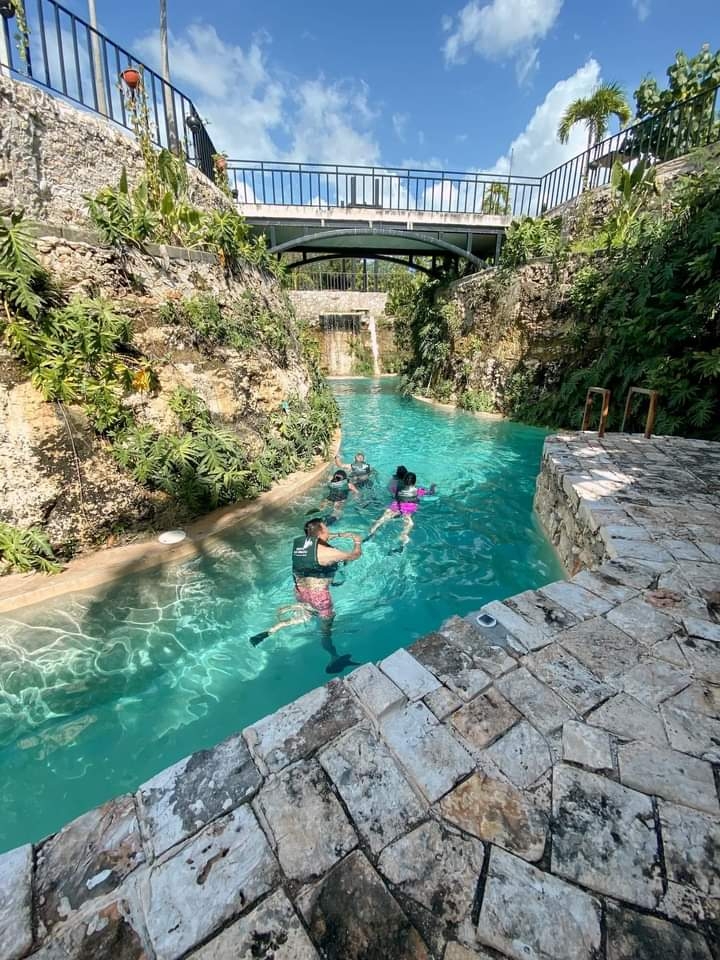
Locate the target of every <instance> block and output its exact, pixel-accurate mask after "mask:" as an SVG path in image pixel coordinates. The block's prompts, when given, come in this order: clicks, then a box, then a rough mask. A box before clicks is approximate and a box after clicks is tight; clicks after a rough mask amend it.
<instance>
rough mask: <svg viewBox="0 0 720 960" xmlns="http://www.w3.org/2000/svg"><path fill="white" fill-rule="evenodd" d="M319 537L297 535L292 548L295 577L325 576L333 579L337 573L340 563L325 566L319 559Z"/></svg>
mask: <svg viewBox="0 0 720 960" xmlns="http://www.w3.org/2000/svg"><path fill="white" fill-rule="evenodd" d="M317 552H318V539H317V537H295V539H294V540H293V549H292V572H293V576H295V577H325V578H326V579H327V580H331V579H332V578H333V577H334V576H335V574H336V573H337V568H338V564H337V563H328V564H326V565H325V566H323V565H322V564H321V563H320V562H319V561H318V555H317Z"/></svg>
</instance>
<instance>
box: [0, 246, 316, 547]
mask: <svg viewBox="0 0 720 960" xmlns="http://www.w3.org/2000/svg"><path fill="white" fill-rule="evenodd" d="M40 232H41V233H43V231H42V230H40ZM46 232H47V233H49V234H50V235H48V236H39V237H38V239H37V248H38V251H39V254H40V258H41V260H42V262H43V263H44V264H45V265H46V266H47V267H48V268H49V269H50V270H51V271H52V273H53V275H54V277H55V278H56V279H57V280H58V281H59V282H60V284H61V285H62V286H63V287H64V289H65V290H66V291H67V292H68V294H70V295H72V294H75V293H77V294H81V295H82V294H92V295H95V296H101V297H105V298H107V299H109V300H112V301H113V306H114V309H116V310H117V311H119V312H122V313H125V314H126V315H127V316H129V317H130V318H131V321H132V328H133V342H134V344H135V346H136V347H138V348H139V349H140V350H141V351H142V352H143V353H144V354H145V355H147V356H149V357H151V358H152V359H153V361H154V365H155V368H156V370H157V372H158V374H159V378H160V384H161V390H160V392H159V393H158V394H157V395H156V396H147V395H143V394H137V395H135V396H134V397H133V401H134V402H135V403H136V407H135V414H136V418H137V419H138V421H139V422H141V423H142V422H146V423H151V424H153V425H154V426H156V427H157V428H159V429H171V428H172V426H173V425H174V423H175V419H174V417H173V415H172V413H171V412H170V410H169V408H168V406H167V397H168V396H169V395H170V393H171V392H172V391H173V389H174V388H175V387H177V386H179V385H182V386H185V387H189V388H192V389H194V390H196V391H197V392H198V393H199V394H200V396H202V397H203V399H204V400H205V401H206V403H207V405H208V407H209V409H210V411H211V412H212V414H213V417H214V419H215V420H216V422H219V423H221V424H222V425H223V426H225V427H227V428H229V429H231V430H233V431H234V432H235V433H237V434H238V435H239V436H240V437H241V438H242V439H243V441H244V442H245V444H246V446H247V448H248V450H249V452H250V453H251V454H253V455H254V454H256V453H258V452H259V451H260V449H261V448H262V446H263V444H264V442H265V440H266V436H267V417H268V414H270V413H271V412H273V411H275V410H277V408H278V407H279V405H280V404H281V402H282V401H283V400H285V399H286V398H288V397H290V396H298V397H300V398H304V397H305V396H307V393H308V390H309V386H310V371H309V369H308V367H307V365H306V363H305V361H304V359H303V358H302V355H301V348H300V344H299V341H298V338H297V333H296V330H295V319H294V315H293V312H292V307H291V306H290V304H289V302H288V301H287V298H286V296H285V294H284V293H283V292H282V291H281V290H280V288H279V287H278V285H277V284H276V282H275V281H274V279H272V278H269V277H267V276H265V275H264V274H262V273H260V272H259V271H257V270H256V269H254V268H251V267H248V268H247V269H246V270H245V271H244V273H243V274H242V276H240V277H239V278H236V279H233V280H230V281H228V280H227V279H226V277H225V275H224V273H223V271H222V269H221V267H220V265H219V263H218V262H217V260H216V258H215V257H214V256H212V255H210V254H204V253H197V252H189V251H179V250H172V249H169V250H168V249H165V250H162V249H159V248H158V249H157V250H156V254H157V255H156V256H147V255H142V254H140V253H139V252H134V251H130V252H127V253H125V254H122V255H121V254H120V253H119V252H118V251H116V250H114V249H110V248H107V247H102V246H98V245H97V243H93V242H90V240H91V238H90V237H89V236H84V235H83V234H81V233H79V234H77V237H76V238H75V239H68V238H67V237H59V236H55V235H52V234H53V231H46ZM55 232H57V231H55ZM80 237H84V239H79V238H80ZM200 293H203V294H212V295H213V296H214V297H216V298H217V299H218V301H219V302H220V304H221V305H222V307H223V308H224V309H227V310H231V309H233V308H242V304H243V302H244V298H246V297H247V296H248V295H251V296H252V297H253V298H254V300H255V301H256V302H260V304H261V305H262V306H263V307H264V309H266V310H267V311H268V312H269V313H272V314H273V315H274V316H277V317H278V322H284V323H286V324H287V326H288V331H289V337H288V343H289V347H288V349H287V354H286V355H285V356H284V357H279V356H277V355H274V354H272V353H271V352H270V351H269V350H268V349H265V348H263V347H261V346H258V347H257V348H254V349H252V350H251V351H248V352H246V353H242V354H241V353H239V352H238V351H237V350H233V349H231V348H228V347H220V346H218V347H216V348H215V349H214V350H213V351H212V352H211V353H209V352H208V351H207V350H204V349H200V348H199V346H198V344H197V343H195V342H194V341H193V337H192V332H191V331H188V330H187V329H185V328H184V327H180V326H176V325H172V324H168V323H164V322H162V320H161V317H160V310H161V307H162V306H163V304H164V303H165V302H166V301H167V300H169V299H179V298H184V297H192V296H195V295H197V294H200ZM0 464H2V469H0V520H4V521H6V522H10V523H13V524H17V525H20V526H30V525H36V526H40V527H42V528H43V529H44V530H45V532H46V533H47V535H48V536H49V538H50V540H51V542H52V543H53V545H54V546H55V548H56V549H57V550H58V551H59V552H60V553H61V554H64V555H67V554H71V553H73V552H75V551H76V550H78V549H82V548H86V547H89V546H94V545H97V544H101V543H106V542H113V541H114V540H115V539H116V538H117V537H118V536H120V535H125V534H127V533H134V532H135V531H138V530H142V529H146V528H148V527H155V528H162V527H166V526H168V525H172V524H173V523H177V522H179V521H181V520H182V519H184V518H185V516H186V514H185V512H184V508H182V507H180V506H179V505H178V504H176V503H175V502H173V501H171V500H170V499H169V498H167V497H166V496H165V495H164V494H160V493H153V492H151V491H148V490H147V489H145V488H144V487H142V486H140V485H138V484H136V483H135V482H134V481H133V480H132V479H131V478H130V477H129V475H128V474H127V473H125V472H124V471H122V470H121V469H120V468H119V467H118V465H117V464H116V463H115V461H114V459H113V457H112V455H111V452H110V448H109V445H108V444H106V443H105V442H104V441H102V440H100V439H99V438H98V437H97V436H96V434H95V433H94V431H93V430H92V428H91V427H90V425H89V424H88V422H87V420H86V418H85V416H84V413H83V411H82V410H81V409H80V408H76V407H72V406H67V405H64V406H63V407H60V406H59V405H57V404H49V403H46V402H44V401H43V399H42V397H41V395H40V394H39V393H38V391H36V390H35V388H34V387H33V386H32V384H31V383H30V381H29V379H28V376H27V371H26V370H25V369H24V368H23V367H22V366H21V365H20V364H19V363H18V362H17V361H15V360H14V359H13V358H12V357H11V356H10V355H9V354H8V353H7V352H3V353H2V354H0Z"/></svg>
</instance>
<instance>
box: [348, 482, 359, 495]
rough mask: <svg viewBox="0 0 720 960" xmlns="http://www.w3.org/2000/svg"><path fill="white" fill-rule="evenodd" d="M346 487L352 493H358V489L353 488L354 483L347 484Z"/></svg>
mask: <svg viewBox="0 0 720 960" xmlns="http://www.w3.org/2000/svg"><path fill="white" fill-rule="evenodd" d="M348 487H349V488H350V490H352V492H353V493H358V488H357V487H356V486H355V484H354V483H348Z"/></svg>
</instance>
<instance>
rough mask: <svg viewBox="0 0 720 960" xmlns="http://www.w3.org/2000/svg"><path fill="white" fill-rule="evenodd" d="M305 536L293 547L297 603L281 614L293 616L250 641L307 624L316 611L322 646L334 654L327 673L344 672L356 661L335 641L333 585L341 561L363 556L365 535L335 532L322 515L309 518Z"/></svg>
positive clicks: (281, 611)
mask: <svg viewBox="0 0 720 960" xmlns="http://www.w3.org/2000/svg"><path fill="white" fill-rule="evenodd" d="M304 530H305V535H304V536H302V537H296V538H295V540H294V541H293V548H292V572H293V580H294V581H295V598H296V599H297V601H298V602H297V604H294V605H293V606H290V607H283V608H281V610H280V611H279V612H280V613H283V614H287V613H290V614H291V616H290V618H289V619H283V620H279V621H278V622H277V623H276V624H274V626H272V627H270V628H269V629H268V630H263V631H262V632H261V633H256V634H255V636H253V637H250V643H251V644H252V645H253V646H254V647H256V646H257V645H258V644H259V643H261V642H262V641H263V640H265V639H266V638H267V637H269V636H271V635H272V634H273V633H276V632H277V631H278V630H282V629H283V628H284V627H290V626H293V625H294V624H297V623H304V622H305V621H307V620H308V619H309V618H310V617H311V616H312V615H313V614H316V615H317V616H318V617H319V618H320V629H321V635H322V639H321V642H322V646H323V649H324V650H327V652H328V653H329V654H330V655H331V658H332V659H331V661H330V663H329V664H328V665H327V667H326V668H325V672H326V673H340V671H341V670H344V669H345V667H347V666H350V665H351V664H353V660H352V658H351V655H350V654H344V655H343V656H341V657H339V656H338V653H337V650H336V649H335V647H334V646H333V642H332V628H333V621H334V619H335V608H334V607H333V602H332V597H331V596H330V584H331V582H332V579H333V577H334V576H335V574H336V573H337V569H338V565H339V564H340V563H351V562H352V561H353V560H357V559H358V558H359V557H360V556H362V547H361V546H360V542H361V537H360V536H359V534H357V533H336V534H334V535H333V534H331V533H330V531H329V530H328V528H327V526H326V524H325V523H324V522H323V520H322V519H321V518H320V517H314V518H313V519H312V520H308V521H307V523H306V524H305V527H304ZM348 537H349V538H352V541H353V548H352V550H337V549H336V548H335V547H331V546H330V544H329V543H328V540H330V539H333V540H334V539H339V538H343V539H345V538H348Z"/></svg>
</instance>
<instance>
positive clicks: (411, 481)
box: [403, 473, 417, 487]
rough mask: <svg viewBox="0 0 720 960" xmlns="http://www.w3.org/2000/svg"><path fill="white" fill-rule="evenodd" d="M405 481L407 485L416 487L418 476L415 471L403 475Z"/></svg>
mask: <svg viewBox="0 0 720 960" xmlns="http://www.w3.org/2000/svg"><path fill="white" fill-rule="evenodd" d="M403 483H404V485H405V486H406V487H414V486H415V484H416V483H417V477H416V476H415V474H414V473H406V474H405V476H404V477H403Z"/></svg>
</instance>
